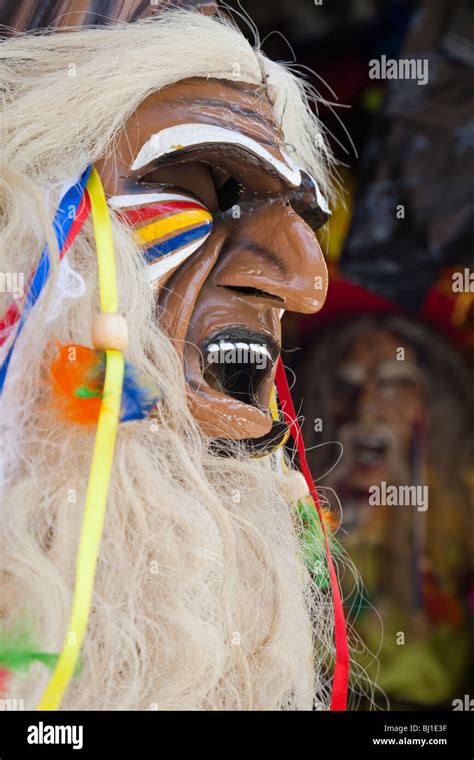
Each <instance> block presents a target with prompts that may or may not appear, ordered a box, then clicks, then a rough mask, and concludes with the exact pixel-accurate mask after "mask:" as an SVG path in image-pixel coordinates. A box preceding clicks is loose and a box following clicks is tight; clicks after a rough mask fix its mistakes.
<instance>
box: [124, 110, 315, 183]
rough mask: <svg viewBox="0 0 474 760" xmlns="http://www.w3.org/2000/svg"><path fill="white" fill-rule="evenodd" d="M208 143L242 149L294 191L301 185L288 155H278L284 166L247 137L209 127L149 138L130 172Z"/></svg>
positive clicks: (185, 126)
mask: <svg viewBox="0 0 474 760" xmlns="http://www.w3.org/2000/svg"><path fill="white" fill-rule="evenodd" d="M208 143H220V144H221V145H222V144H227V145H238V146H240V147H241V148H245V149H246V150H248V151H249V152H250V153H253V154H254V155H255V156H258V157H259V158H261V159H263V160H264V161H266V162H267V163H268V164H270V165H271V166H272V167H273V168H274V169H276V171H277V172H278V174H279V175H280V176H281V177H283V178H284V179H286V180H287V181H288V182H289V183H290V184H291V185H293V186H294V187H298V185H299V184H300V183H301V173H300V170H299V168H298V166H297V165H296V164H295V162H294V161H293V160H292V158H290V156H289V155H288V154H286V153H284V152H282V156H283V158H284V162H283V161H280V160H279V159H278V158H275V156H273V155H272V154H271V153H270V152H269V151H268V150H267V149H266V148H264V147H263V145H260V143H258V142H257V141H256V140H253V139H252V138H251V137H247V135H243V134H242V133H241V132H237V131H235V130H233V129H225V128H224V127H217V126H214V125H212V124H176V126H174V127H167V128H166V129H162V130H161V132H157V133H156V134H154V135H152V136H151V137H150V139H149V140H148V141H147V142H146V143H145V144H144V145H143V146H142V148H141V149H140V151H139V153H138V156H137V157H136V158H135V160H134V162H133V164H132V166H131V169H132V171H135V170H136V169H141V168H142V167H143V166H146V165H147V164H149V163H150V162H151V161H155V160H156V159H157V158H161V157H162V156H166V155H167V154H169V153H175V152H176V151H178V150H180V149H183V148H191V147H195V146H198V145H205V144H208Z"/></svg>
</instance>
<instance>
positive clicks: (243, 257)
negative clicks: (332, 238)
mask: <svg viewBox="0 0 474 760" xmlns="http://www.w3.org/2000/svg"><path fill="white" fill-rule="evenodd" d="M240 212H241V215H240V218H239V219H232V220H227V219H225V220H224V221H223V222H222V223H223V224H224V225H225V226H226V227H227V241H226V244H225V246H224V248H223V251H222V253H221V256H220V257H219V261H218V262H217V265H216V267H215V270H214V274H213V279H214V281H215V283H216V284H217V285H220V286H224V287H228V288H232V289H233V290H236V291H241V292H242V294H243V295H253V296H257V297H258V296H260V297H261V298H262V300H263V299H265V298H266V299H267V300H268V299H269V305H270V304H271V305H272V306H280V308H282V309H285V310H288V311H296V312H302V313H305V314H312V313H314V312H317V311H319V310H320V309H321V307H322V306H323V304H324V301H325V298H326V292H327V286H328V274H327V268H326V262H325V261H324V256H323V253H322V251H321V247H320V245H319V243H318V241H317V239H316V236H315V234H314V232H313V230H312V229H311V227H310V226H309V225H308V224H307V223H306V222H305V221H304V219H303V218H302V217H301V216H300V215H299V214H298V213H297V212H296V211H295V210H294V209H293V207H292V205H291V204H290V201H289V200H288V199H286V198H281V197H279V198H266V199H259V200H258V201H256V202H255V203H252V202H246V203H242V205H241V206H240Z"/></svg>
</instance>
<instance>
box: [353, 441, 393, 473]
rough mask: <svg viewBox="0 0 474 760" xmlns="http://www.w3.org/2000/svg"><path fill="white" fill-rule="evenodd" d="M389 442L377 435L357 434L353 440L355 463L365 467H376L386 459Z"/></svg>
mask: <svg viewBox="0 0 474 760" xmlns="http://www.w3.org/2000/svg"><path fill="white" fill-rule="evenodd" d="M387 449H388V441H387V439H386V438H385V437H384V436H382V435H377V434H375V433H356V434H355V435H354V437H353V439H352V453H353V457H354V462H356V464H359V465H363V466H364V467H375V466H376V465H378V464H380V463H381V462H382V461H383V459H384V458H385V454H386V452H387Z"/></svg>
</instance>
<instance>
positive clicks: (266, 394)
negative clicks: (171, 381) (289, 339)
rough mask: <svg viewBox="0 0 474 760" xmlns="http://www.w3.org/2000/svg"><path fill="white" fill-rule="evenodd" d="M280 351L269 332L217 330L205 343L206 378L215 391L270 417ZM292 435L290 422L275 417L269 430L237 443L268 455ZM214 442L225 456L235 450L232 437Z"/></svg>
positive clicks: (252, 452) (203, 364) (237, 328)
mask: <svg viewBox="0 0 474 760" xmlns="http://www.w3.org/2000/svg"><path fill="white" fill-rule="evenodd" d="M279 354H280V347H279V345H278V344H277V343H276V341H275V340H273V339H272V338H271V337H270V336H268V335H267V334H264V333H260V332H255V331H251V330H248V329H247V328H244V327H240V326H234V327H229V328H226V329H225V330H221V331H219V332H218V333H214V334H213V335H212V336H210V337H209V338H207V339H206V341H205V343H204V344H203V346H202V348H201V373H202V377H203V380H204V381H205V383H206V384H207V385H208V386H209V388H211V389H212V390H213V391H217V392H218V393H222V394H225V395H226V396H227V397H230V398H232V399H235V401H236V402H238V403H239V404H245V405H246V406H247V407H248V406H250V407H253V408H254V409H258V410H259V411H260V412H261V413H262V414H264V415H265V417H266V418H267V419H268V407H269V402H270V393H271V388H272V377H273V370H274V367H275V364H276V361H277V359H278V356H279ZM288 434H289V429H288V426H287V425H286V423H284V422H281V421H279V420H274V421H273V422H272V425H271V428H270V430H269V431H268V433H266V434H265V435H262V436H258V437H254V438H250V437H249V438H241V439H239V440H238V444H237V446H238V448H239V449H242V448H243V449H244V450H245V451H246V452H247V453H249V454H250V455H251V456H265V455H266V454H269V453H271V452H272V451H274V450H275V449H277V448H279V447H280V446H281V445H282V444H283V443H285V441H286V440H287V438H288ZM212 445H213V449H214V450H215V451H217V452H219V454H223V455H229V454H232V452H233V450H234V444H231V443H230V441H229V439H223V438H216V439H215V440H214V441H213V444H212Z"/></svg>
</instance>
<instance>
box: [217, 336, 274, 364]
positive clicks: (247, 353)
mask: <svg viewBox="0 0 474 760" xmlns="http://www.w3.org/2000/svg"><path fill="white" fill-rule="evenodd" d="M206 353H207V359H208V362H209V363H210V364H215V363H218V362H221V363H224V364H234V363H235V364H244V363H250V364H257V365H260V366H261V367H262V368H263V367H264V366H266V364H267V361H270V362H272V355H271V353H270V351H269V350H268V348H267V347H266V346H265V345H263V344H262V343H245V342H244V341H238V342H237V343H231V342H230V341H226V340H220V341H219V342H218V343H210V344H209V345H208V346H207V349H206Z"/></svg>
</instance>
